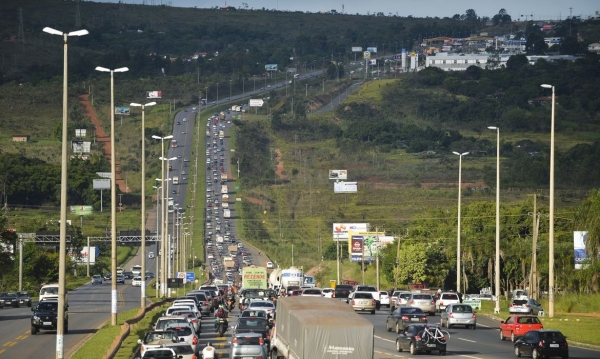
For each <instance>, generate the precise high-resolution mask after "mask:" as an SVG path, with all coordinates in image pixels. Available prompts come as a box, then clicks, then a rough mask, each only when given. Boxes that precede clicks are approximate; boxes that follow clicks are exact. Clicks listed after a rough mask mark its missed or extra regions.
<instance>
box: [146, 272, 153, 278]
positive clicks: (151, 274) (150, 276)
mask: <svg viewBox="0 0 600 359" xmlns="http://www.w3.org/2000/svg"><path fill="white" fill-rule="evenodd" d="M146 279H154V273H153V272H146Z"/></svg>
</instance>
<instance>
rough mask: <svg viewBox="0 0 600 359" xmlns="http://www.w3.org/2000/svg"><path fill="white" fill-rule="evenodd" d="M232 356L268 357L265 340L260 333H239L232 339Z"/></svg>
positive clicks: (251, 358)
mask: <svg viewBox="0 0 600 359" xmlns="http://www.w3.org/2000/svg"><path fill="white" fill-rule="evenodd" d="M229 357H230V358H249V359H254V358H268V357H269V355H268V354H267V349H266V347H265V340H264V338H263V337H262V335H261V334H260V333H238V334H236V335H234V336H233V338H232V340H231V354H230V356H229Z"/></svg>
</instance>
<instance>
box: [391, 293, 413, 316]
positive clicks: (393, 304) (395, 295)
mask: <svg viewBox="0 0 600 359" xmlns="http://www.w3.org/2000/svg"><path fill="white" fill-rule="evenodd" d="M401 293H409V294H410V292H408V291H403V290H396V291H394V292H393V293H392V295H391V296H390V311H391V312H393V311H394V309H396V307H397V306H398V303H399V302H398V297H399V296H400V294H401Z"/></svg>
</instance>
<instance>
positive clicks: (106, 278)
mask: <svg viewBox="0 0 600 359" xmlns="http://www.w3.org/2000/svg"><path fill="white" fill-rule="evenodd" d="M102 279H104V281H106V282H108V281H109V280H112V274H111V273H110V272H109V273H106V274H105V275H104V277H102Z"/></svg>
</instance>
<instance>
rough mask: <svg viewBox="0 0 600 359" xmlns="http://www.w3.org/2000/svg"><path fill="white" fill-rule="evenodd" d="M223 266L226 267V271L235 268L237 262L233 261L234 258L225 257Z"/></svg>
mask: <svg viewBox="0 0 600 359" xmlns="http://www.w3.org/2000/svg"><path fill="white" fill-rule="evenodd" d="M223 266H225V269H227V268H235V260H233V257H229V256H226V257H223Z"/></svg>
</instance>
